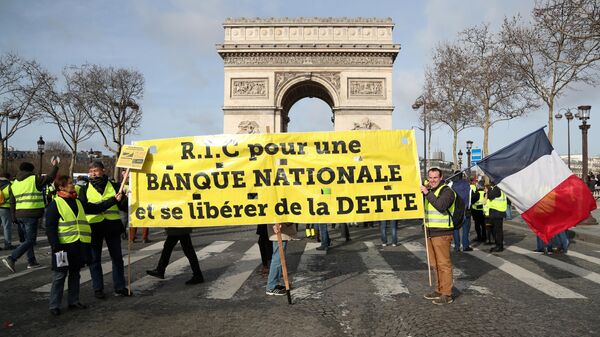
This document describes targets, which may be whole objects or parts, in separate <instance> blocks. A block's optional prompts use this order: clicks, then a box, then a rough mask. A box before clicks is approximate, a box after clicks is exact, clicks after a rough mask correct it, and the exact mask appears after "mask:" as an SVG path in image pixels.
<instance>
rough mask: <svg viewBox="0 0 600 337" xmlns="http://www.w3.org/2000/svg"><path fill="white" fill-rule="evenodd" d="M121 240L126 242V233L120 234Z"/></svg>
mask: <svg viewBox="0 0 600 337" xmlns="http://www.w3.org/2000/svg"><path fill="white" fill-rule="evenodd" d="M121 239H122V240H125V241H127V233H123V234H121Z"/></svg>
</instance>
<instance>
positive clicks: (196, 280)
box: [185, 275, 204, 285]
mask: <svg viewBox="0 0 600 337" xmlns="http://www.w3.org/2000/svg"><path fill="white" fill-rule="evenodd" d="M199 283H204V277H203V276H202V275H194V276H192V278H191V279H189V280H187V281H185V284H187V285H192V284H199Z"/></svg>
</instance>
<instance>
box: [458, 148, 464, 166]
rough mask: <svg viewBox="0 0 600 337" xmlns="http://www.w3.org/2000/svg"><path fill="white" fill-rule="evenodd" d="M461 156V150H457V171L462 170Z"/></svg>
mask: <svg viewBox="0 0 600 337" xmlns="http://www.w3.org/2000/svg"><path fill="white" fill-rule="evenodd" d="M462 156H463V153H462V149H459V150H458V169H459V170H460V169H462Z"/></svg>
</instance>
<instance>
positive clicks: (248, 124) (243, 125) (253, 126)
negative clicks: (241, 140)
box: [237, 121, 260, 134]
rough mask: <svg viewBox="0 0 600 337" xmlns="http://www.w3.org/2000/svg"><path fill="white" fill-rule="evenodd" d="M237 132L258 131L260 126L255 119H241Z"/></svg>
mask: <svg viewBox="0 0 600 337" xmlns="http://www.w3.org/2000/svg"><path fill="white" fill-rule="evenodd" d="M237 133H238V134H241V133H260V126H259V125H258V123H257V122H256V121H242V122H240V124H238V132H237Z"/></svg>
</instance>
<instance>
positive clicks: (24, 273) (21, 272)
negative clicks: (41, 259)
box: [0, 265, 48, 282]
mask: <svg viewBox="0 0 600 337" xmlns="http://www.w3.org/2000/svg"><path fill="white" fill-rule="evenodd" d="M2 268H6V267H5V266H4V265H2ZM46 268H48V266H40V267H37V268H33V269H25V270H23V271H20V272H16V273H12V274H10V275H8V276H4V277H0V282H4V281H8V280H10V279H13V278H15V277H19V276H23V275H27V274H29V273H32V272H34V271H36V270H41V269H46Z"/></svg>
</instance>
